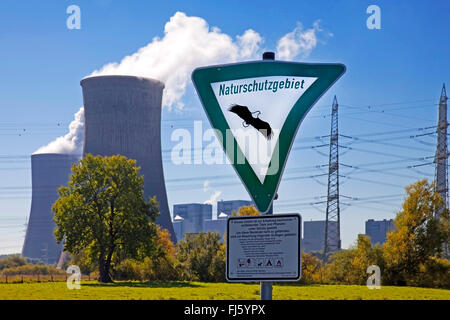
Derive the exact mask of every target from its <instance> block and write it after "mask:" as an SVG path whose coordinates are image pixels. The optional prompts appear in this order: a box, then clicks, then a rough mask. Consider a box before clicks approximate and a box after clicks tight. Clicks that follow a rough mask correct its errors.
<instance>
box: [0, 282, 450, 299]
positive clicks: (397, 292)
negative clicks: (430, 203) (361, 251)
mask: <svg viewBox="0 0 450 320" xmlns="http://www.w3.org/2000/svg"><path fill="white" fill-rule="evenodd" d="M273 297H274V299H283V300H290V299H293V300H310V299H314V300H315V299H320V300H360V299H363V300H371V299H376V300H384V299H389V300H391V299H392V300H409V299H418V300H434V299H443V300H450V290H445V289H428V288H413V287H388V286H386V287H381V289H379V290H376V289H373V290H370V289H368V288H367V287H366V286H345V285H309V286H288V285H283V286H274V288H273ZM5 299H31V300H35V299H37V300H53V299H61V300H65V299H70V300H72V299H86V300H91V299H95V300H101V299H113V300H121V299H134V300H139V299H145V300H155V299H156V300H161V299H165V300H171V299H187V300H191V299H192V300H197V299H201V300H258V299H259V285H258V284H230V283H201V282H117V283H114V284H101V283H97V282H95V281H91V282H88V281H83V282H82V284H81V289H80V290H68V289H67V286H66V283H65V282H45V283H36V282H34V283H12V284H0V300H5Z"/></svg>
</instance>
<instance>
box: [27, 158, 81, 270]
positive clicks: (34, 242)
mask: <svg viewBox="0 0 450 320" xmlns="http://www.w3.org/2000/svg"><path fill="white" fill-rule="evenodd" d="M79 159H80V156H79V155H73V154H57V153H42V154H34V155H32V156H31V174H32V180H31V183H32V195H31V211H30V218H29V220H28V227H27V232H26V235H25V242H24V244H23V249H22V255H23V256H24V257H28V258H37V259H40V260H41V261H42V262H44V263H46V264H53V263H56V262H57V260H58V259H59V256H60V253H61V250H62V244H57V243H56V239H55V235H54V233H53V231H54V229H55V223H54V222H53V212H52V205H53V203H55V201H56V200H57V199H58V188H59V187H61V186H62V185H67V183H68V181H69V176H70V174H71V167H72V164H73V163H75V162H77V161H78V160H79Z"/></svg>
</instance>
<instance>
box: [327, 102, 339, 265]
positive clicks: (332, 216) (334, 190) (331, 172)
mask: <svg viewBox="0 0 450 320" xmlns="http://www.w3.org/2000/svg"><path fill="white" fill-rule="evenodd" d="M338 136H339V133H338V103H337V99H336V96H334V100H333V106H332V111H331V134H330V159H329V164H328V194H327V216H326V222H325V246H324V257H325V258H326V257H327V253H329V252H334V251H337V250H340V249H341V232H340V209H339V145H338Z"/></svg>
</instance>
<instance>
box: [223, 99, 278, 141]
mask: <svg viewBox="0 0 450 320" xmlns="http://www.w3.org/2000/svg"><path fill="white" fill-rule="evenodd" d="M228 111H230V112H233V113H235V114H237V115H238V116H239V117H240V118H241V119H242V120H244V122H243V123H242V125H243V126H244V127H248V126H252V127H253V128H255V129H256V130H258V131H259V132H260V133H261V134H262V135H263V136H264V137H266V139H267V140H270V139H271V138H272V136H273V132H272V128H271V127H270V125H269V123H267V122H265V121H263V120H261V119H260V118H258V116H259V115H260V114H261V112H260V111H255V112H250V110H249V109H248V107H247V106H241V105H238V104H234V105H232V106H231V107H230V108H229V109H228ZM253 113H257V115H256V118H255V117H253Z"/></svg>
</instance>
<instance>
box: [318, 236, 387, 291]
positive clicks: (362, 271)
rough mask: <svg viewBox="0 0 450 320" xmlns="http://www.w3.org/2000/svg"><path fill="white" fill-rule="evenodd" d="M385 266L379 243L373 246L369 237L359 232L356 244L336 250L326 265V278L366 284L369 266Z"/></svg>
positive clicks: (333, 281) (340, 281) (330, 280)
mask: <svg viewBox="0 0 450 320" xmlns="http://www.w3.org/2000/svg"><path fill="white" fill-rule="evenodd" d="M370 265H377V266H379V267H380V269H381V270H383V268H384V261H383V251H382V248H381V247H380V246H379V245H376V246H375V247H372V244H371V242H370V239H369V237H367V236H365V235H363V234H359V235H358V240H357V242H356V246H353V247H352V248H350V249H348V250H341V251H338V252H335V253H334V254H333V255H332V256H331V263H330V264H328V265H327V266H326V269H327V271H326V274H327V275H326V279H327V282H331V283H345V284H361V285H362V284H365V283H366V281H367V277H368V275H367V273H366V272H367V267H368V266H370Z"/></svg>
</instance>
